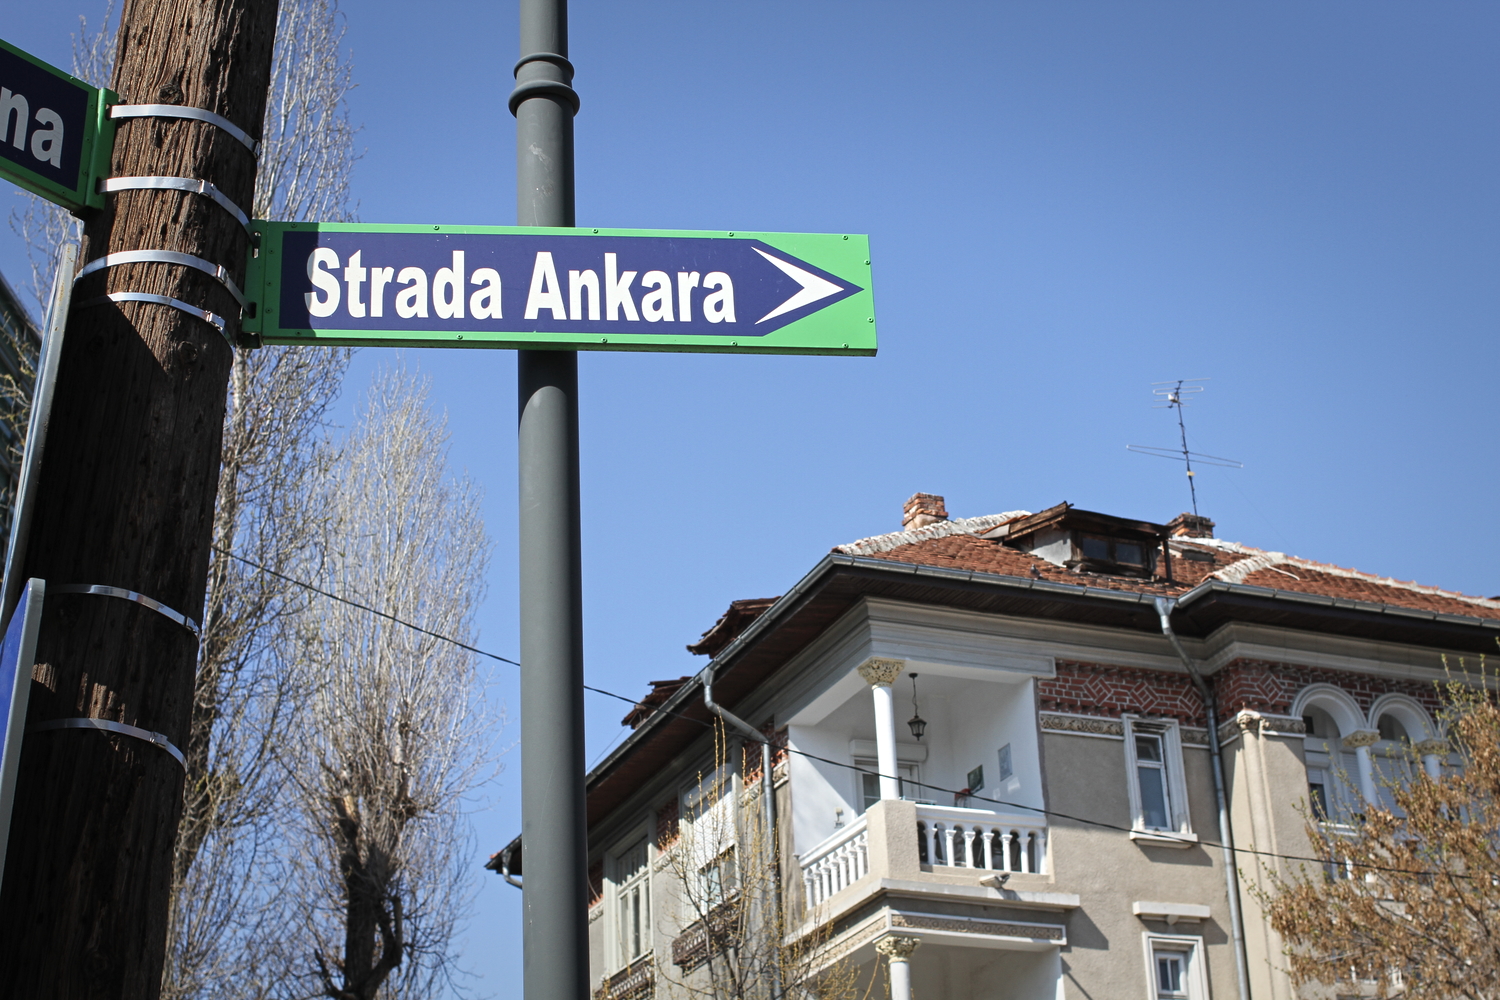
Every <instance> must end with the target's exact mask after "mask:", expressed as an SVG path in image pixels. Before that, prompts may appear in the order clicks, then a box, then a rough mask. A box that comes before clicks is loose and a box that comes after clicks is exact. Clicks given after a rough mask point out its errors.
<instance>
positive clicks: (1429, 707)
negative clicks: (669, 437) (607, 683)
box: [496, 494, 1500, 1000]
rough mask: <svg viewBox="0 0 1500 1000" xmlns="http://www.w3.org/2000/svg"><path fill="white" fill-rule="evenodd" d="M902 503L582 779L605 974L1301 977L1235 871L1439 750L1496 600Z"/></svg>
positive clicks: (1056, 987)
mask: <svg viewBox="0 0 1500 1000" xmlns="http://www.w3.org/2000/svg"><path fill="white" fill-rule="evenodd" d="M904 514H905V517H904V520H903V525H902V530H901V531H899V532H895V533H892V534H889V535H884V536H878V537H875V538H868V539H863V540H861V541H857V542H853V543H851V544H848V545H842V546H839V547H837V548H835V549H834V550H833V552H831V553H830V554H829V555H828V556H826V557H825V558H824V559H822V560H821V561H820V562H819V563H818V564H817V566H815V567H814V568H813V569H812V571H811V572H809V573H808V574H807V575H806V576H805V577H804V578H803V579H802V580H800V581H798V582H797V584H796V585H795V586H794V587H793V588H792V589H791V590H789V591H788V592H787V593H786V594H785V595H783V596H781V597H779V598H775V599H764V600H753V601H737V602H735V603H734V604H733V605H731V607H730V609H729V610H728V611H727V612H726V614H725V615H724V616H723V617H722V618H721V619H720V620H719V621H718V622H717V623H716V624H715V625H714V627H713V628H711V629H710V630H709V631H708V632H707V633H705V634H704V637H703V638H702V640H701V641H700V642H698V643H696V644H695V645H693V646H690V647H689V648H690V649H691V650H692V651H694V652H696V653H701V654H703V655H705V656H708V657H709V658H710V662H709V663H708V665H707V666H706V667H705V668H704V669H703V670H702V671H701V672H700V673H699V674H697V675H695V676H692V677H685V678H680V679H677V680H673V681H662V682H656V683H655V685H654V686H653V687H654V689H653V691H652V692H651V693H650V694H649V695H648V696H647V697H646V698H644V699H643V700H642V702H641V703H640V704H639V705H638V706H637V707H636V709H635V710H634V711H632V712H631V714H630V715H629V716H628V717H627V718H626V720H625V722H626V723H627V724H628V725H630V726H632V728H633V732H632V733H631V734H630V736H629V737H628V738H627V739H626V740H625V742H624V743H623V744H622V745H621V746H620V747H619V748H618V749H617V750H616V751H614V752H613V753H612V754H611V755H610V756H609V757H608V758H607V759H606V760H605V761H604V762H603V763H601V764H600V765H599V766H598V767H597V768H595V769H594V771H593V772H591V774H590V775H589V777H588V822H589V829H590V858H589V860H590V883H591V897H592V898H591V899H590V900H589V901H588V904H587V905H588V907H589V910H588V912H589V941H590V971H591V974H592V976H593V979H594V981H595V982H596V983H598V984H599V990H598V993H597V996H598V997H600V998H601V1000H602V998H604V997H613V998H620V1000H624V998H644V997H649V996H655V995H661V996H679V995H680V996H691V995H714V996H772V995H773V992H774V991H775V990H776V988H777V987H782V988H784V987H786V986H790V985H798V986H800V985H804V984H817V983H818V982H819V980H820V977H823V978H825V979H826V980H827V984H828V985H835V984H836V985H841V986H845V985H849V984H858V989H859V992H858V993H856V994H855V995H863V994H864V988H865V987H866V986H867V985H869V984H870V983H871V982H872V980H873V981H874V982H875V989H876V990H877V991H878V993H877V994H872V995H878V994H879V993H884V991H885V990H886V989H887V988H889V989H890V991H891V993H890V995H891V996H893V997H894V998H896V1000H909V998H910V997H912V996H916V997H924V998H932V997H963V998H970V997H972V998H976V1000H980V998H983V1000H989V998H994V1000H1001V998H1023V997H1024V998H1043V997H1045V998H1048V1000H1052V998H1058V1000H1061V998H1065V997H1066V998H1070V1000H1072V998H1078V1000H1088V998H1105V997H1108V998H1117V997H1140V998H1146V1000H1208V998H1210V997H1213V998H1219V1000H1227V998H1251V997H1253V998H1256V1000H1261V998H1265V1000H1281V998H1291V997H1293V996H1295V995H1296V994H1295V991H1294V990H1293V988H1292V986H1291V983H1290V980H1289V979H1288V977H1287V976H1286V974H1285V973H1284V972H1283V971H1282V966H1283V963H1282V962H1281V960H1280V951H1281V943H1280V941H1279V940H1278V939H1277V936H1276V935H1275V934H1274V932H1273V931H1272V930H1271V929H1270V927H1269V925H1268V924H1267V922H1266V920H1265V919H1264V916H1263V914H1262V913H1261V911H1260V908H1259V904H1258V903H1257V898H1258V897H1257V893H1256V890H1257V889H1263V888H1265V887H1266V886H1267V885H1268V884H1269V882H1270V880H1271V879H1273V878H1274V877H1275V876H1276V875H1277V874H1289V873H1291V872H1292V871H1293V870H1295V868H1296V867H1297V866H1298V865H1306V864H1309V863H1311V864H1316V863H1317V861H1316V859H1313V860H1312V861H1311V862H1309V861H1303V860H1295V859H1307V858H1309V857H1310V856H1311V854H1310V852H1311V847H1310V845H1309V842H1308V839H1307V836H1306V833H1305V821H1306V820H1305V817H1307V816H1308V815H1312V816H1313V817H1314V818H1315V819H1320V820H1323V821H1326V822H1330V823H1336V822H1338V821H1339V818H1340V816H1342V815H1346V814H1347V813H1349V812H1352V811H1358V810H1359V809H1360V807H1361V804H1362V803H1363V802H1366V801H1375V800H1379V799H1380V798H1381V797H1382V796H1385V795H1388V794H1389V791H1388V789H1389V786H1390V784H1391V782H1393V781H1399V780H1401V778H1402V775H1403V773H1404V772H1403V769H1404V768H1408V767H1411V766H1414V765H1413V763H1412V762H1413V761H1420V765H1419V766H1421V767H1423V768H1425V769H1426V770H1427V771H1428V772H1429V773H1433V774H1437V773H1441V771H1442V769H1443V768H1446V767H1452V766H1455V763H1456V761H1455V760H1454V759H1451V758H1450V756H1449V753H1448V747H1447V746H1446V745H1445V744H1444V743H1443V740H1442V734H1441V732H1440V729H1439V724H1438V719H1437V717H1436V709H1437V708H1438V697H1437V695H1438V691H1437V687H1436V685H1437V683H1438V682H1441V681H1443V680H1445V679H1446V678H1447V677H1448V676H1449V674H1448V671H1449V670H1453V669H1458V668H1459V665H1460V663H1461V662H1465V661H1466V662H1474V661H1477V657H1478V655H1479V654H1482V653H1483V652H1485V651H1486V650H1488V649H1492V648H1493V647H1494V643H1495V641H1496V637H1497V636H1500V601H1495V600H1486V599H1481V598H1473V597H1467V596H1464V595H1459V594H1454V593H1449V592H1445V591H1441V590H1438V589H1435V588H1431V587H1422V586H1418V585H1415V584H1410V583H1401V582H1398V581H1394V580H1389V579H1384V578H1380V577H1376V576H1372V575H1370V574H1366V573H1361V572H1357V571H1353V570H1346V569H1341V568H1338V567H1333V566H1328V565H1324V564H1319V563H1314V562H1310V561H1308V560H1304V559H1298V558H1294V557H1289V556H1286V555H1284V554H1282V553H1277V552H1268V551H1264V550H1259V549H1254V548H1250V547H1248V546H1244V545H1239V544H1236V543H1233V542H1228V541H1224V540H1221V539H1217V538H1215V537H1214V535H1213V524H1212V522H1211V521H1208V520H1207V519H1206V518H1200V517H1196V516H1193V515H1181V516H1179V517H1178V518H1176V519H1174V520H1173V521H1171V522H1169V523H1167V524H1164V525H1163V524H1154V523H1149V522H1139V521H1130V520H1126V519H1123V518H1117V517H1112V516H1108V515H1104V514H1097V513H1092V512H1088V511H1081V510H1078V509H1076V508H1073V507H1070V506H1068V505H1066V504H1064V505H1060V506H1058V507H1054V508H1051V509H1050V510H1046V511H1042V512H1040V513H1037V514H1031V513H1027V512H1024V511H1014V512H1010V513H1006V514H999V515H993V516H987V517H977V518H967V519H949V518H948V516H947V512H946V510H945V509H944V505H943V501H942V498H941V497H934V496H928V495H924V494H918V495H917V496H915V497H913V498H912V499H911V500H910V501H908V502H907V504H906V508H905V511H904ZM752 733H763V734H766V736H767V738H768V740H769V741H770V743H771V745H772V746H773V747H774V748H775V749H774V755H773V759H772V768H771V770H772V780H773V787H774V789H775V794H774V796H773V798H772V800H771V801H772V803H773V805H774V810H770V811H768V810H767V809H766V803H765V802H764V801H763V800H762V798H761V793H762V789H763V787H764V782H763V780H762V775H763V774H764V766H763V757H762V751H761V748H760V746H759V744H757V743H756V741H755V740H754V739H752V738H751V734H752ZM771 828H774V829H775V831H776V833H775V844H774V846H775V850H774V852H773V851H772V850H771V847H772V844H771V838H769V837H767V836H764V835H763V834H764V831H765V830H767V829H771ZM517 846H518V845H517V844H512V845H511V846H510V847H508V848H507V849H506V851H505V852H502V855H497V862H496V864H497V865H499V864H502V863H508V862H511V861H514V859H515V857H516V848H517ZM778 914H779V918H778ZM835 981H836V982H835ZM885 984H888V986H887V985H885ZM804 995H806V994H804Z"/></svg>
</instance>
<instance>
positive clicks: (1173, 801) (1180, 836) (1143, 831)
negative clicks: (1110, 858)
mask: <svg viewBox="0 0 1500 1000" xmlns="http://www.w3.org/2000/svg"><path fill="white" fill-rule="evenodd" d="M1121 718H1122V721H1123V722H1124V729H1125V787H1126V790H1127V793H1128V795H1129V798H1130V830H1131V837H1132V838H1133V839H1151V838H1161V839H1162V840H1163V841H1165V842H1168V843H1171V842H1173V840H1184V839H1187V838H1190V840H1188V842H1187V843H1183V846H1184V847H1186V846H1189V844H1190V843H1192V842H1196V840H1197V837H1196V836H1195V835H1194V834H1193V822H1192V811H1191V809H1190V808H1189V804H1188V795H1187V779H1186V776H1185V774H1184V768H1183V760H1182V731H1181V728H1180V727H1179V725H1178V723H1177V720H1175V719H1155V718H1146V717H1142V716H1138V715H1125V716H1122V717H1121ZM1137 735H1141V736H1153V737H1156V738H1158V739H1159V740H1160V745H1161V757H1162V759H1161V761H1160V764H1161V767H1160V770H1161V773H1162V785H1163V790H1164V791H1165V792H1166V798H1167V814H1168V815H1167V821H1168V825H1167V826H1165V827H1152V826H1147V825H1146V814H1145V805H1144V803H1143V802H1142V795H1141V785H1140V773H1139V768H1140V760H1139V759H1138V758H1137V756H1136V748H1135V738H1136V736H1137ZM1151 763H1155V762H1153V761H1147V764H1151Z"/></svg>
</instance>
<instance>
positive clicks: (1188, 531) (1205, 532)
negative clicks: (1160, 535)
mask: <svg viewBox="0 0 1500 1000" xmlns="http://www.w3.org/2000/svg"><path fill="white" fill-rule="evenodd" d="M1167 531H1168V532H1169V533H1170V534H1171V536H1172V537H1173V538H1212V537H1214V523H1213V522H1212V521H1210V520H1209V519H1208V518H1206V517H1203V516H1202V515H1200V514H1186V513H1183V514H1178V515H1177V516H1176V517H1174V518H1172V520H1170V521H1168V522H1167Z"/></svg>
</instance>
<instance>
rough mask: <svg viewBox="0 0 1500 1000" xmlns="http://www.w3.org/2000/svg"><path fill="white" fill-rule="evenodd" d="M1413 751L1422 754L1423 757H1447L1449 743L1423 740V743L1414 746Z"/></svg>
mask: <svg viewBox="0 0 1500 1000" xmlns="http://www.w3.org/2000/svg"><path fill="white" fill-rule="evenodd" d="M1412 749H1413V750H1415V751H1416V752H1417V753H1419V754H1421V755H1422V756H1423V757H1426V756H1428V755H1432V756H1437V757H1446V756H1448V741H1447V740H1423V741H1422V742H1421V743H1418V744H1416V745H1415V746H1413V747H1412Z"/></svg>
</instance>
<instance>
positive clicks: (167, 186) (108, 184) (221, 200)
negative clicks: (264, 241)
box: [99, 177, 255, 241]
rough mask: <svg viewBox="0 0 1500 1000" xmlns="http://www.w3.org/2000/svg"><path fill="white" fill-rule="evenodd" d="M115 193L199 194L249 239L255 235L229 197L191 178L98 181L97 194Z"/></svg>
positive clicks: (245, 217)
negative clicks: (224, 213)
mask: <svg viewBox="0 0 1500 1000" xmlns="http://www.w3.org/2000/svg"><path fill="white" fill-rule="evenodd" d="M116 191H186V192H188V193H189V194H201V195H203V196H204V197H206V198H211V199H213V201H214V202H215V203H216V204H217V205H218V206H219V207H220V208H222V209H224V211H226V212H228V213H229V214H230V215H232V216H234V219H235V221H236V222H238V223H239V224H240V225H241V226H244V227H245V232H246V233H248V234H249V236H250V239H251V240H252V241H253V240H254V239H255V234H254V233H253V232H251V231H250V217H249V216H248V215H246V214H245V213H244V212H243V211H242V210H241V209H240V206H238V205H236V204H235V203H234V202H232V201H230V200H229V196H228V195H226V194H225V193H224V192H223V191H220V190H219V189H218V188H216V187H214V186H213V184H211V183H209V182H208V181H205V180H198V179H197V178H193V177H102V178H100V179H99V192H100V193H101V194H113V193H114V192H116Z"/></svg>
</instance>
